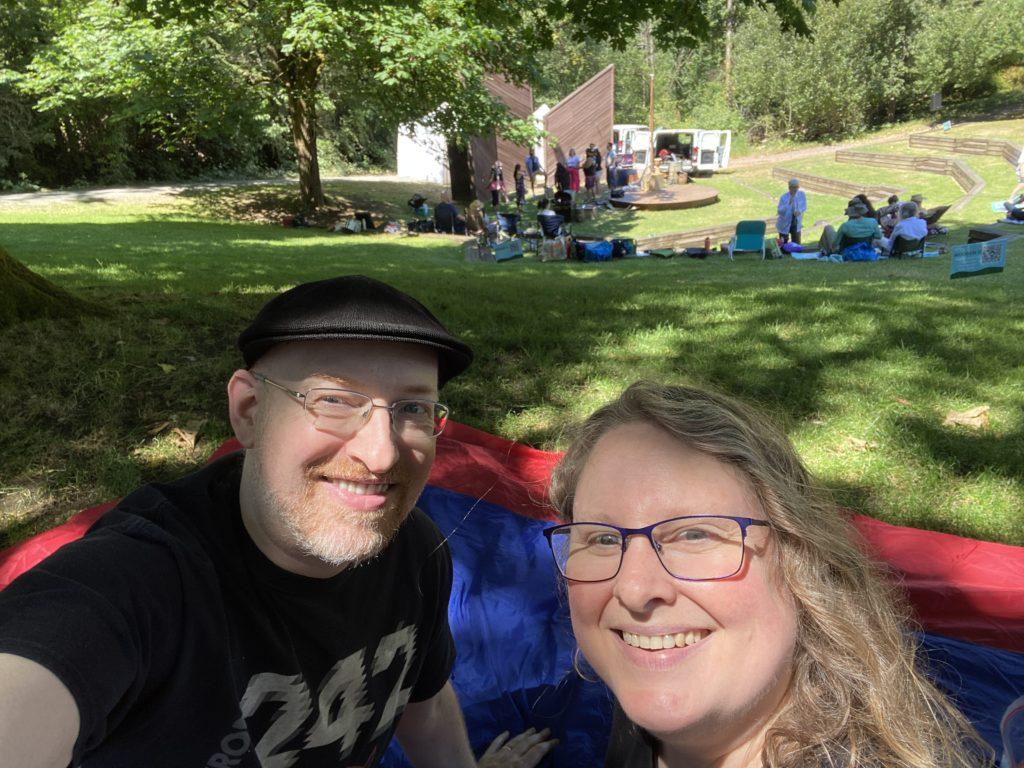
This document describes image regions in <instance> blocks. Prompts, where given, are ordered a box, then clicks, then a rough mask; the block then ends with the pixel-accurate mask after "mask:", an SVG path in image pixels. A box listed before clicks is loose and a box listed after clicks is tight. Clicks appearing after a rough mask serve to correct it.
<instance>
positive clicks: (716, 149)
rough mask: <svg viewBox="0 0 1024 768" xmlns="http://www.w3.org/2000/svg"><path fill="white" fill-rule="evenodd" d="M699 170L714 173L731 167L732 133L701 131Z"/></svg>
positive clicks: (698, 158)
mask: <svg viewBox="0 0 1024 768" xmlns="http://www.w3.org/2000/svg"><path fill="white" fill-rule="evenodd" d="M699 143H700V152H699V153H698V157H697V170H698V171H706V172H709V173H713V172H714V171H719V170H721V169H723V168H728V167H729V149H730V148H731V146H732V131H701V132H700V136H699Z"/></svg>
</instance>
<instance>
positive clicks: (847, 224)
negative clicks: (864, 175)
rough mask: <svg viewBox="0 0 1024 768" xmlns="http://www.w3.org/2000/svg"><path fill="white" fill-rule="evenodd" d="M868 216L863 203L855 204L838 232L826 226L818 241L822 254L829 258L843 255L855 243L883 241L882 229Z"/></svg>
mask: <svg viewBox="0 0 1024 768" xmlns="http://www.w3.org/2000/svg"><path fill="white" fill-rule="evenodd" d="M867 214H868V209H867V207H866V206H865V205H864V204H863V203H861V202H855V203H851V204H850V205H849V206H848V207H847V209H846V215H847V216H848V217H849V218H848V219H847V220H846V221H844V222H843V223H842V224H841V225H840V227H839V229H838V231H837V230H836V229H835V228H834V227H833V226H832V225H831V224H826V225H825V230H824V231H823V232H822V233H821V239H820V240H819V241H818V249H819V250H820V251H821V254H822V255H823V256H829V255H831V254H833V253H842V252H843V251H844V250H845V249H846V248H848V247H849V246H851V245H854V244H855V243H870V242H873V241H874V240H881V238H882V229H881V227H879V226H878V222H877V221H875V220H874V219H869V218H867Z"/></svg>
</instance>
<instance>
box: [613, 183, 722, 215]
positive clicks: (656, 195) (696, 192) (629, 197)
mask: <svg viewBox="0 0 1024 768" xmlns="http://www.w3.org/2000/svg"><path fill="white" fill-rule="evenodd" d="M717 202H718V190H717V189H715V188H714V187H705V186H704V185H703V184H672V185H671V186H668V187H665V188H664V189H660V190H658V191H656V192H647V193H640V192H627V193H626V194H625V196H623V197H613V198H611V204H612V205H614V206H615V207H616V208H639V209H641V210H645V211H673V210H678V209H680V208H700V207H701V206H704V205H713V204H714V203H717Z"/></svg>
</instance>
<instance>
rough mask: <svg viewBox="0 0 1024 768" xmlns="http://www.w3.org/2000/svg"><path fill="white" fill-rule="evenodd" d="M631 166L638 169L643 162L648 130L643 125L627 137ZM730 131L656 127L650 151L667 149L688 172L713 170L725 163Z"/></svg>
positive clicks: (730, 137)
mask: <svg viewBox="0 0 1024 768" xmlns="http://www.w3.org/2000/svg"><path fill="white" fill-rule="evenodd" d="M630 138H631V139H632V145H633V147H634V151H633V167H634V168H637V169H638V170H642V169H643V168H644V167H645V166H646V165H647V153H648V151H649V147H650V143H651V141H650V133H649V132H648V131H647V129H646V128H644V129H641V130H638V131H636V132H635V133H634V134H633V135H632V136H631V137H630ZM731 146H732V131H705V130H703V129H700V128H659V129H658V130H656V131H655V132H654V154H655V156H659V155H660V154H661V153H662V152H667V153H669V155H670V156H672V157H674V158H675V159H676V160H682V161H683V168H684V169H685V170H686V171H687V172H688V173H693V174H699V173H709V174H710V173H714V172H715V171H720V170H722V169H723V168H728V167H729V149H730V148H731Z"/></svg>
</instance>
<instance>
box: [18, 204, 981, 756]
mask: <svg viewBox="0 0 1024 768" xmlns="http://www.w3.org/2000/svg"><path fill="white" fill-rule="evenodd" d="M856 218H858V219H863V218H865V217H864V215H863V213H861V214H860V215H859V216H857V217H856ZM874 226H876V227H877V222H876V223H875V225H874ZM469 330H470V331H471V332H472V329H469ZM238 347H239V351H240V357H241V361H240V364H239V367H238V370H236V371H234V373H233V374H232V375H231V376H230V379H229V381H228V382H227V407H228V415H229V417H230V423H231V427H232V429H233V431H234V434H235V437H236V438H237V440H238V443H239V444H240V445H241V448H242V449H241V450H240V451H237V452H235V453H231V454H229V455H226V456H224V457H223V458H221V459H219V460H218V461H215V462H213V463H211V464H209V465H208V466H206V467H204V468H202V469H200V470H198V471H196V472H194V473H192V474H190V475H187V476H185V477H184V478H182V479H180V480H177V481H175V482H170V483H164V484H154V485H147V486H144V487H143V488H141V489H139V490H138V491H136V492H134V493H132V494H130V495H129V496H128V497H127V498H126V499H125V500H124V501H122V502H121V503H120V504H119V505H118V506H117V507H116V508H114V509H113V510H112V511H110V512H108V513H107V514H106V515H105V516H104V517H103V518H102V519H101V520H100V521H99V522H98V523H97V524H96V525H95V526H93V528H92V529H91V530H90V531H89V532H88V533H87V534H86V535H85V536H84V538H82V539H81V540H79V541H77V542H75V543H72V544H69V545H67V546H66V547H64V548H63V549H61V550H59V551H58V552H57V553H56V554H54V555H53V556H51V557H50V558H49V559H47V560H46V561H44V562H43V563H42V564H41V565H39V566H37V567H35V568H33V569H31V570H29V571H28V572H26V573H25V574H23V575H22V576H21V577H20V578H18V579H17V580H15V581H14V583H13V584H11V585H10V586H9V587H8V588H7V589H5V590H4V591H3V592H0V755H3V758H2V762H3V764H4V766H5V767H10V768H25V767H26V766H31V767H32V768H64V767H65V766H67V765H69V764H74V765H76V766H77V765H81V766H114V765H118V766H120V765H143V764H144V765H146V766H150V767H151V768H180V767H181V766H208V768H209V767H212V768H229V767H232V768H233V767H235V766H238V767H239V768H256V767H257V766H260V765H263V766H267V765H272V764H273V765H277V764H280V765H301V766H308V767H309V768H313V767H314V766H338V765H345V766H354V765H360V766H366V767H370V766H376V765H378V764H379V762H380V761H381V759H382V757H383V755H384V752H385V750H386V749H387V747H388V744H389V743H390V741H391V738H392V736H394V737H396V738H397V740H398V741H399V742H400V744H401V746H402V748H403V749H404V751H405V754H406V755H407V757H408V758H409V759H410V760H411V761H412V763H413V764H414V765H415V766H417V768H471V766H483V767H485V768H532V766H536V765H538V763H540V761H541V760H542V759H543V758H544V756H545V755H546V754H547V753H548V752H549V751H550V750H551V749H552V748H553V747H554V745H555V742H554V740H553V739H551V737H550V734H549V733H548V732H547V731H546V730H540V731H537V730H535V729H530V730H528V731H526V732H524V733H522V734H519V735H517V736H515V737H513V738H511V739H510V738H508V734H507V733H505V734H501V735H499V736H498V737H497V738H496V739H495V741H494V742H493V743H492V744H491V746H490V747H489V748H488V749H487V750H486V752H485V753H484V754H483V755H482V756H481V757H480V758H479V762H478V760H477V758H476V757H475V756H474V754H473V752H472V750H471V748H470V743H469V738H468V736H467V732H466V727H465V725H464V721H463V718H462V715H461V711H460V703H459V701H458V699H457V696H456V693H455V691H454V689H453V687H452V683H451V680H450V676H451V672H452V669H453V664H454V660H455V654H456V652H457V650H458V649H457V648H456V643H455V640H454V639H453V637H452V632H451V630H450V627H449V623H448V603H449V598H450V596H451V588H452V560H451V556H450V554H449V549H448V546H447V544H446V540H445V538H444V536H443V535H442V532H441V531H440V530H439V529H438V527H437V526H436V525H435V524H434V523H433V522H432V521H431V519H430V518H429V517H428V516H427V515H426V514H424V513H423V512H421V511H419V510H418V509H416V502H417V499H418V498H419V496H420V493H421V491H423V489H424V486H425V484H426V482H427V478H428V475H429V474H430V471H431V465H432V463H433V461H434V457H435V452H436V448H437V438H438V436H439V435H441V434H442V433H443V432H444V430H445V427H446V423H447V421H448V419H449V416H450V410H449V409H448V407H447V406H445V405H443V404H442V403H441V402H439V399H440V397H441V394H440V393H441V390H442V388H443V387H444V386H445V384H446V383H448V382H449V381H451V380H452V379H453V378H455V377H457V376H459V375H460V374H462V373H463V372H464V371H465V370H466V369H467V368H468V367H469V365H470V364H471V363H472V361H473V358H474V353H473V350H472V349H471V348H470V347H469V346H468V345H467V344H466V343H465V342H464V341H463V340H461V339H459V338H458V337H456V336H455V335H453V334H452V333H450V332H449V331H448V330H447V329H446V328H445V326H444V325H443V324H442V323H441V321H440V320H438V319H437V318H436V317H435V316H434V315H433V314H432V313H431V312H430V311H429V310H428V309H427V308H426V307H425V306H424V305H423V304H421V303H420V302H419V301H417V300H416V299H414V298H413V297H411V296H408V295H406V294H404V293H402V292H400V291H398V290H396V289H395V288H393V287H391V286H389V285H386V284H384V283H380V282H379V281H376V280H372V279H370V278H365V277H359V276H344V277H339V278H334V279H329V280H323V281H320V282H316V283H307V284H304V285H299V286H297V287H295V288H292V289H291V290H289V291H287V292H285V293H283V294H281V295H279V296H276V297H274V298H273V299H271V300H270V301H269V302H268V303H267V304H266V305H265V306H264V307H263V308H262V309H261V310H260V311H259V313H258V314H257V315H256V317H255V318H254V319H253V320H252V322H251V323H250V324H249V325H248V327H247V328H246V329H245V330H243V331H242V332H241V334H240V336H239V338H238ZM819 487H820V486H819V484H818V483H816V482H815V481H814V480H813V478H812V477H811V476H810V474H809V473H808V471H807V470H806V468H805V467H804V465H803V463H802V461H801V459H800V457H799V456H798V455H797V453H796V451H795V450H794V448H793V446H792V444H791V443H790V441H789V440H788V439H787V437H786V436H785V434H784V433H783V432H782V431H780V430H779V429H778V428H776V427H774V426H772V425H771V424H770V423H769V422H768V420H766V419H765V418H764V417H762V416H761V415H759V414H758V413H756V412H754V411H753V410H751V409H750V408H749V407H747V406H745V405H743V404H741V403H739V402H736V401H735V400H732V399H730V398H728V397H725V396H722V395H719V394H716V393H713V392H709V391H705V390H701V389H696V388H690V387H679V386H665V385H660V384H653V383H636V384H634V385H633V386H630V387H629V388H628V389H627V390H626V391H625V392H624V393H623V394H622V395H621V396H620V397H618V398H617V399H615V400H614V401H613V402H611V403H610V404H609V405H607V406H605V407H602V408H601V409H599V410H598V411H597V412H596V413H594V414H593V415H592V416H591V417H590V418H589V419H587V420H586V422H585V423H584V424H583V425H582V426H581V427H580V428H579V430H578V431H577V432H576V434H575V436H574V438H573V439H572V441H571V443H570V445H569V448H568V451H567V452H566V454H565V455H564V457H563V458H562V460H561V462H560V463H559V465H558V467H557V469H556V471H555V473H554V476H553V478H552V480H551V488H550V494H549V495H550V499H551V501H552V503H553V504H554V506H555V508H556V509H557V510H558V512H559V514H560V520H559V521H558V522H557V523H555V524H553V525H551V526H549V527H548V528H547V529H546V530H545V531H544V536H545V537H546V539H547V542H548V544H549V546H550V552H551V556H552V558H553V564H554V566H555V568H556V569H557V574H558V575H559V576H558V577H559V578H560V579H562V580H563V582H564V587H565V591H566V594H567V598H568V610H569V614H570V617H571V622H572V629H573V633H574V635H575V642H576V644H577V646H578V649H579V651H580V654H581V658H580V661H579V663H580V665H581V667H582V666H585V669H581V674H585V675H587V676H588V677H590V678H591V679H594V678H593V676H595V675H596V677H597V678H599V679H600V680H601V681H603V682H604V684H605V685H607V687H608V689H609V691H610V693H611V696H612V703H613V705H614V710H615V714H614V721H613V724H612V727H611V732H610V734H608V733H600V734H594V738H595V739H598V738H600V739H604V738H606V737H609V736H610V744H609V747H608V754H607V759H606V762H605V765H606V766H607V768H634V767H635V768H651V766H657V767H658V768H682V767H683V766H694V765H699V766H706V765H719V766H721V765H728V766H733V767H735V768H759V767H760V766H762V765H773V766H800V768H808V767H811V766H813V767H815V768H817V767H818V766H843V768H880V767H881V766H885V768H968V767H974V766H981V765H987V764H991V760H992V756H991V751H990V750H989V749H988V748H987V746H986V745H985V744H984V743H983V742H982V741H981V740H980V738H979V737H978V735H977V733H976V732H975V731H974V729H973V728H972V726H971V725H970V723H969V722H968V721H967V720H966V719H965V718H964V716H963V715H962V714H961V713H960V712H959V711H958V710H957V709H956V708H955V706H954V705H953V704H952V703H951V702H950V701H948V700H947V699H946V698H945V696H943V694H942V693H940V691H939V690H938V689H937V688H936V687H935V686H934V685H933V684H932V683H931V682H930V681H929V679H928V678H927V677H926V676H925V675H924V674H923V673H922V671H921V668H920V666H919V661H918V659H917V658H916V657H915V646H916V640H915V636H914V634H913V633H912V632H911V631H910V628H909V627H908V626H907V624H906V621H905V618H904V617H905V615H906V612H905V610H904V608H903V606H902V604H901V602H900V600H899V599H898V598H897V597H896V596H895V593H894V591H893V590H892V589H891V588H890V586H889V585H888V584H887V582H886V576H885V574H883V573H882V572H881V571H880V570H879V568H877V567H876V566H875V565H874V564H873V563H872V562H871V560H870V559H869V558H868V556H867V555H866V554H865V553H864V551H863V549H862V545H861V542H860V540H859V539H858V537H857V535H856V533H855V531H854V529H853V527H852V525H851V522H850V519H849V516H848V514H847V513H846V512H845V511H843V510H841V509H839V508H838V507H837V506H836V505H835V504H834V503H833V502H831V501H830V500H829V499H828V498H827V497H826V496H824V495H823V494H822V493H821V492H820V491H819V490H818V488H819ZM553 586H554V585H553ZM460 599H465V597H464V596H460ZM503 672H504V670H496V673H503ZM508 672H509V673H510V674H515V673H516V672H517V670H508ZM264 705H266V706H264ZM282 750H283V751H282ZM277 757H280V758H281V759H280V760H277V759H276V758H277ZM588 768H589V767H588Z"/></svg>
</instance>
